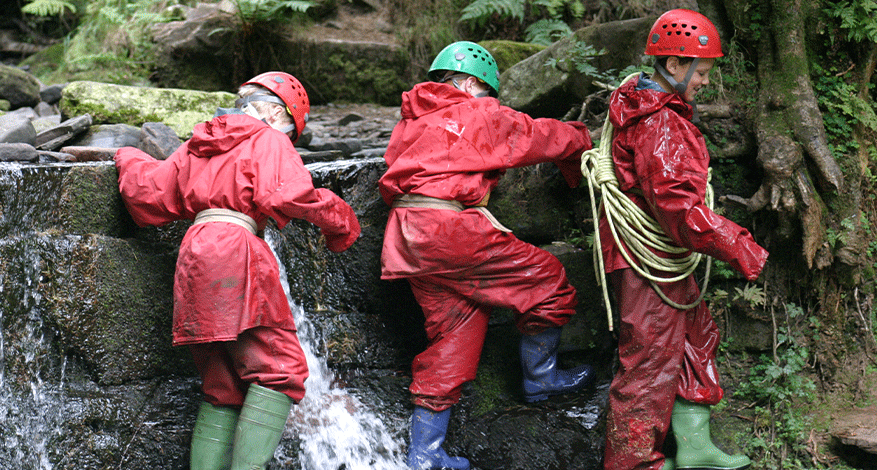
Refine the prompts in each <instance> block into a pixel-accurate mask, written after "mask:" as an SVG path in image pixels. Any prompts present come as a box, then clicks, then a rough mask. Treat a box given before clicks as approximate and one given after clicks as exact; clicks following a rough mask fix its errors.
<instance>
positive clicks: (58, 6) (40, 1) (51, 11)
mask: <svg viewBox="0 0 877 470" xmlns="http://www.w3.org/2000/svg"><path fill="white" fill-rule="evenodd" d="M65 10H70V12H71V13H76V7H75V6H73V4H72V3H70V2H65V1H64V0H33V1H31V2H30V3H28V4H27V5H25V6H23V7H21V12H22V13H25V14H28V15H36V16H56V15H57V16H60V15H62V14H63V13H64V11H65Z"/></svg>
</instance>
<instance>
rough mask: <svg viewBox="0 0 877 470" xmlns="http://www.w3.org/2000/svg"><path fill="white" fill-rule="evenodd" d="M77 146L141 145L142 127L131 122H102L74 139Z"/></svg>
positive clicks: (114, 146)
mask: <svg viewBox="0 0 877 470" xmlns="http://www.w3.org/2000/svg"><path fill="white" fill-rule="evenodd" d="M70 145H72V146H77V147H102V148H122V147H137V146H138V145H140V128H139V127H135V126H132V125H130V124H100V125H97V126H91V127H90V128H89V129H88V130H87V131H86V132H85V133H83V134H81V135H80V136H78V137H77V138H76V139H74V140H73V141H72V142H71V143H70Z"/></svg>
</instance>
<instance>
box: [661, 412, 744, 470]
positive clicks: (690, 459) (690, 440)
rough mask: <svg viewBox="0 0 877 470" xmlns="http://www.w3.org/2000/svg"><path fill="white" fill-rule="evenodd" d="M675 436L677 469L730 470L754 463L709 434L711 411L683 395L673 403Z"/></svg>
mask: <svg viewBox="0 0 877 470" xmlns="http://www.w3.org/2000/svg"><path fill="white" fill-rule="evenodd" d="M672 423H673V435H674V436H675V437H676V449H677V450H676V468H677V469H680V470H682V469H687V470H731V469H738V468H747V467H749V465H750V464H751V462H750V460H749V457H746V456H745V455H728V454H726V453H724V452H722V451H721V450H720V449H719V448H718V447H716V446H715V445H714V444H713V441H712V438H711V437H710V410H709V406H707V405H699V404H697V403H692V402H690V401H687V400H683V399H681V398H677V399H676V403H674V404H673V418H672Z"/></svg>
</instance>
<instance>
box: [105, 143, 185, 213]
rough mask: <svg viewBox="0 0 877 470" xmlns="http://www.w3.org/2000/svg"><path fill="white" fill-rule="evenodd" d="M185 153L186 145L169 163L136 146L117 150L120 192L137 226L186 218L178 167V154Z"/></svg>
mask: <svg viewBox="0 0 877 470" xmlns="http://www.w3.org/2000/svg"><path fill="white" fill-rule="evenodd" d="M185 151H186V149H185V145H183V146H181V147H180V148H179V149H177V152H175V153H174V154H173V155H171V156H170V157H168V159H167V160H156V159H154V158H152V157H151V156H150V155H149V154H147V153H145V152H143V151H141V150H139V149H137V148H134V147H123V148H120V149H119V150H118V151H116V155H115V157H114V160H115V163H116V169H117V170H118V171H119V192H120V193H121V195H122V200H123V201H124V202H125V207H127V209H128V212H129V213H130V214H131V218H132V219H134V222H135V223H136V224H137V225H139V226H141V227H144V226H147V225H156V226H159V225H164V224H167V223H169V222H173V221H175V220H180V219H183V218H185V217H184V216H183V213H182V211H183V203H182V197H181V195H180V190H179V184H178V181H177V171H178V168H177V165H176V161H177V159H178V158H179V154H178V152H185Z"/></svg>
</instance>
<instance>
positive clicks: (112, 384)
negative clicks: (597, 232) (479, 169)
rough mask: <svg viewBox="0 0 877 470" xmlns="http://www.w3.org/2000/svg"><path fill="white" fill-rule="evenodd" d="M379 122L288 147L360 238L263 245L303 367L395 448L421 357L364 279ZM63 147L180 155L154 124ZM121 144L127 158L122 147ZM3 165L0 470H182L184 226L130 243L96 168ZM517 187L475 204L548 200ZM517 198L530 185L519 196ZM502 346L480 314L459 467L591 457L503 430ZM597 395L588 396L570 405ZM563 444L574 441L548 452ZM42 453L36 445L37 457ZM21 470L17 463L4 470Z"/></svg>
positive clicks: (323, 118) (368, 120)
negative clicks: (175, 299) (293, 318)
mask: <svg viewBox="0 0 877 470" xmlns="http://www.w3.org/2000/svg"><path fill="white" fill-rule="evenodd" d="M397 120H398V109H396V108H383V107H373V108H367V107H365V108H363V107H359V106H326V107H315V108H314V109H313V110H312V119H311V122H310V123H309V124H308V130H309V134H310V136H309V140H307V141H304V140H303V141H302V142H299V145H300V146H299V147H298V148H299V152H300V153H301V155H302V157H303V158H304V159H305V161H307V162H308V163H307V167H308V169H309V170H310V171H311V174H312V176H313V179H314V183H315V185H317V186H320V187H325V188H329V189H331V190H332V191H334V192H336V193H337V194H339V195H340V196H341V197H343V198H344V199H345V200H346V201H348V203H350V205H351V206H352V207H353V208H354V210H355V211H356V214H357V216H358V217H359V219H360V222H361V224H362V226H363V232H362V236H361V238H360V239H359V240H358V241H357V242H356V244H354V246H353V247H352V248H351V249H350V250H348V251H346V252H344V253H341V254H334V253H331V252H328V251H327V250H326V249H325V248H324V245H323V243H322V242H321V240H320V234H319V231H318V230H317V229H316V227H314V226H312V225H310V224H307V223H305V222H302V221H294V222H292V223H290V224H288V225H287V227H285V228H284V230H283V231H277V230H276V229H273V228H269V229H268V230H269V231H271V232H272V234H273V238H274V239H275V240H276V246H275V248H276V250H277V252H278V255H279V257H280V260H281V262H282V263H283V264H284V266H285V268H286V272H287V277H288V280H289V284H290V286H291V295H292V297H293V299H294V300H295V301H296V302H297V303H298V304H300V305H302V306H303V307H304V308H305V309H306V311H308V312H309V315H310V317H311V318H312V321H313V322H314V323H315V328H316V329H317V330H318V331H317V334H318V335H319V340H318V344H319V350H320V351H321V354H322V355H323V357H324V358H325V360H326V361H327V362H328V364H329V365H330V366H331V367H333V368H334V369H335V370H338V371H339V372H344V373H343V374H342V375H341V378H340V379H339V380H340V381H342V382H343V383H344V384H345V386H346V388H347V389H349V390H350V392H351V393H353V394H355V395H356V396H357V397H359V398H360V399H361V401H362V402H363V403H365V404H366V405H368V406H369V407H371V408H373V409H374V410H376V413H378V414H379V416H381V419H383V420H385V421H386V422H387V423H390V424H389V426H391V428H392V432H393V433H394V435H395V436H396V439H397V440H399V441H400V442H405V441H406V439H407V419H408V416H409V415H410V412H411V409H412V408H411V404H410V401H409V396H408V392H407V386H408V383H410V375H409V374H410V364H411V360H412V359H413V357H414V356H415V355H416V354H418V353H419V352H420V351H421V350H422V349H423V347H424V346H425V341H426V339H425V335H424V333H423V318H422V314H421V312H420V309H419V307H418V306H417V304H416V302H415V301H414V299H413V296H412V295H411V292H410V288H409V287H408V284H407V283H406V282H404V281H402V282H385V281H381V280H380V277H379V273H380V252H381V245H382V241H383V229H384V226H385V223H386V217H387V214H388V207H387V206H386V204H385V203H384V202H383V200H381V198H380V196H379V194H378V192H377V180H378V178H380V176H381V175H382V174H383V172H384V171H385V169H386V165H385V163H384V162H383V158H382V154H383V151H384V149H385V148H386V145H387V142H388V139H389V135H390V132H391V130H392V128H393V126H394V125H395V123H396V122H397ZM59 122H61V121H60V120H59ZM78 122H80V123H83V122H88V120H87V119H82V120H79V121H78ZM62 127H63V126H62ZM70 129H72V127H69V123H68V127H64V128H63V129H59V130H58V131H57V132H56V133H55V134H54V135H56V136H62V135H63V136H69V137H71V138H70V139H69V140H67V141H65V142H64V143H63V147H62V148H63V149H67V150H69V151H71V152H73V151H75V152H76V153H77V155H72V154H71V157H72V158H73V160H75V159H77V158H81V157H82V155H85V154H86V153H85V152H91V154H92V155H99V154H101V152H103V154H104V155H110V156H111V155H112V154H113V152H112V150H113V148H114V147H116V146H118V145H120V143H122V142H124V143H125V144H128V145H137V146H144V145H145V142H146V141H147V140H149V139H153V144H150V145H153V148H155V149H156V153H157V154H166V153H168V152H169V151H172V150H170V149H171V148H174V147H175V146H178V145H179V144H180V142H181V140H180V139H179V138H178V137H176V136H175V135H173V133H172V132H171V133H168V132H167V129H166V128H165V127H162V126H156V125H155V124H154V123H146V124H143V125H141V126H140V128H137V127H136V126H131V125H130V124H123V125H104V124H94V125H87V126H84V129H82V130H81V131H72V132H71V131H70ZM135 135H136V136H138V138H139V141H138V142H134V141H132V139H133V137H134V136H135ZM53 138H55V137H53ZM116 139H118V140H116ZM23 145H26V146H27V145H29V144H23ZM89 145H94V146H89ZM80 149H81V150H80ZM161 149H164V150H161ZM30 151H31V150H30V149H28V152H30ZM38 152H41V151H38ZM159 156H160V155H159ZM106 158H110V157H105V158H104V159H106ZM97 159H98V160H100V158H97ZM13 160H14V159H13ZM4 165H6V166H4V167H3V168H2V172H0V208H2V211H0V234H2V235H3V238H2V239H0V240H2V248H3V259H4V262H3V263H0V291H2V292H4V296H3V297H2V302H3V305H2V307H3V308H2V311H3V312H4V315H3V324H4V329H3V332H2V335H3V342H2V343H0V344H5V345H6V347H7V349H6V351H5V352H4V353H5V354H4V371H5V375H4V376H3V379H4V380H5V381H6V382H5V384H4V387H2V389H3V393H4V394H5V395H4V396H2V397H0V398H4V399H5V400H6V402H7V403H11V404H13V405H12V406H15V408H16V409H18V410H21V411H19V412H17V413H16V414H12V415H7V418H5V419H6V421H5V422H0V426H5V427H8V428H10V429H19V431H17V432H19V433H20V434H21V435H23V436H25V437H24V438H22V439H20V440H19V441H17V442H15V443H13V445H11V447H10V448H9V449H6V450H5V451H4V450H0V467H4V468H5V466H4V465H3V463H4V462H21V461H22V460H21V458H20V457H17V456H19V455H20V454H22V453H27V454H28V455H34V456H35V457H34V459H40V458H45V459H48V461H50V462H52V464H53V468H54V469H57V470H62V469H74V468H75V469H77V470H92V469H94V470H96V469H100V468H117V467H119V466H121V467H122V468H126V469H134V470H137V469H152V470H156V469H157V470H171V469H174V470H175V469H184V468H186V466H187V465H188V444H189V436H190V432H191V426H192V424H193V422H194V419H195V414H196V411H197V407H198V403H199V401H200V400H201V394H200V390H199V388H198V378H197V375H196V373H195V371H194V370H193V368H192V365H191V359H190V358H189V356H188V355H189V352H188V350H186V349H185V348H172V347H171V346H170V318H171V312H172V301H171V288H172V284H173V280H172V279H173V270H174V263H175V257H176V249H177V247H178V246H179V243H180V240H181V239H182V236H183V235H184V234H185V231H186V229H187V228H188V226H189V224H190V222H188V221H179V222H175V223H173V224H169V225H167V226H164V227H137V226H135V225H134V224H133V222H132V221H131V219H130V216H128V214H127V212H126V211H125V209H124V205H123V203H122V201H121V198H120V196H119V194H118V188H117V173H116V170H115V167H114V165H113V163H112V162H110V161H92V162H78V163H77V162H75V161H70V162H49V163H38V162H33V163H29V162H25V163H21V162H18V163H5V164H4ZM533 171H534V174H532V175H529V176H527V175H522V176H520V177H516V179H515V181H516V184H514V185H511V187H510V188H509V189H507V190H503V191H498V193H497V195H496V197H495V198H493V200H495V201H496V202H497V203H501V202H503V201H510V200H514V199H515V198H520V199H522V200H523V198H522V196H521V193H518V192H516V189H515V188H517V187H528V186H533V187H538V186H540V185H543V184H548V185H552V184H553V183H551V180H552V178H553V177H552V173H551V172H550V171H547V170H545V169H534V170H533ZM526 181H530V182H533V183H526V184H524V183H521V182H526ZM530 190H531V191H534V192H537V190H535V189H532V188H531V189H530ZM555 191H557V193H555ZM570 194H573V193H568V194H566V195H565V194H563V192H562V191H561V190H560V189H555V190H552V191H551V195H549V196H548V197H547V198H544V199H539V200H538V204H539V205H540V206H542V207H555V206H556V207H555V209H552V210H553V212H552V214H557V216H558V217H560V218H566V217H569V215H568V214H570V213H571V211H570V205H571V203H570V200H571V197H569V195H570ZM501 206H502V204H497V209H496V215H497V217H500V218H501V219H502V218H503V217H504V215H503V210H502V209H501ZM571 223H572V222H568V221H567V222H560V224H559V225H560V226H566V224H571ZM536 225H539V224H536ZM555 225H557V223H556V221H554V223H552V226H555ZM522 232H524V230H523V229H522ZM533 233H542V234H544V235H539V237H541V239H546V240H547V239H551V238H553V237H555V236H557V235H556V234H557V233H558V229H557V228H556V227H555V228H549V229H538V228H537V229H535V231H534V232H533ZM550 249H555V248H550ZM557 255H558V257H559V258H561V259H562V260H566V261H565V262H566V263H568V264H569V267H568V271H569V274H570V278H571V279H575V280H576V281H575V282H584V283H589V282H593V281H592V280H590V279H592V276H593V271H592V269H591V267H590V266H584V267H583V266H577V265H579V264H581V260H582V259H589V257H590V254H589V253H587V252H584V251H582V250H579V249H575V248H571V249H570V250H567V251H564V250H560V251H557ZM583 268H584V269H583ZM576 273H580V274H576ZM588 273H590V274H588ZM583 287H584V286H583ZM583 292H584V289H583ZM583 305H587V303H585V302H583ZM585 313H586V310H583V315H581V318H582V320H581V322H580V323H578V326H575V325H574V324H572V323H571V326H570V328H568V329H567V331H568V334H567V333H565V334H567V336H566V337H565V339H564V341H565V343H568V345H569V348H570V350H569V351H565V352H564V357H565V358H566V360H570V361H573V362H578V361H581V360H584V359H583V357H582V353H583V352H585V351H588V350H590V348H592V347H593V346H594V345H595V344H599V342H595V341H594V338H593V333H591V330H593V328H592V326H593V325H591V326H589V325H588V323H589V322H590V321H591V320H588V319H587V318H588V317H589V315H585ZM596 316H597V318H598V319H599V318H600V317H601V316H602V312H600V311H599V310H597V311H596ZM594 321H599V320H594ZM589 335H590V336H589ZM515 344H517V333H516V331H515V330H514V326H513V321H512V317H511V316H510V315H509V314H508V313H504V312H498V313H497V315H496V318H495V320H494V322H493V323H492V326H491V333H490V334H489V336H488V341H487V344H486V345H485V350H486V351H497V350H501V351H502V354H501V355H500V354H494V353H490V354H487V355H485V358H484V360H483V362H482V370H484V371H485V374H484V376H483V377H482V378H479V381H477V383H475V384H472V385H471V386H469V387H468V388H467V390H466V392H465V393H464V402H463V403H461V405H460V406H459V407H457V411H456V412H455V420H456V421H454V423H455V424H453V428H452V433H451V435H450V436H449V446H453V447H451V448H453V449H454V450H455V451H457V452H459V453H460V454H461V455H472V458H473V461H474V462H476V463H477V465H478V468H482V469H485V470H486V469H490V468H506V466H507V465H510V464H511V465H520V466H518V467H517V468H550V467H544V465H548V464H549V463H550V462H561V463H563V462H566V463H570V464H571V465H577V462H580V461H581V460H580V459H581V455H585V454H587V455H591V454H593V452H592V451H591V450H588V451H583V452H579V451H578V449H580V448H581V449H590V447H587V446H588V445H589V444H586V442H599V441H600V437H599V431H596V430H589V429H588V427H587V426H584V425H583V424H582V423H581V422H580V421H579V420H577V419H573V420H569V419H567V418H565V416H567V415H569V413H570V411H569V410H570V409H571V408H569V407H568V406H566V405H558V408H557V409H546V410H543V409H541V408H527V407H523V408H522V411H521V412H520V415H521V416H522V417H519V418H515V420H511V418H510V417H509V416H511V415H509V414H507V413H506V414H503V413H500V412H498V411H497V410H502V409H506V408H508V407H514V406H520V405H521V403H522V400H521V397H520V396H519V395H520V392H519V390H518V388H519V386H520V377H519V374H520V370H519V367H518V366H517V358H516V352H515V351H516V350H515V346H514V345H515ZM509 348H511V349H509ZM570 354H571V355H570ZM589 360H590V359H589ZM607 363H608V362H607ZM37 377H39V379H37ZM34 387H36V390H37V391H38V392H39V393H38V394H36V395H34V394H33V390H34ZM598 395H599V394H598V393H596V392H593V391H592V392H588V393H586V394H583V395H582V397H583V398H585V399H590V398H586V397H597V396H598ZM575 406H579V405H575ZM48 410H51V412H49V411H48ZM539 416H542V417H539ZM518 419H527V420H530V421H531V425H530V424H527V425H526V426H531V427H544V425H545V424H546V423H549V422H550V423H565V424H563V425H562V426H561V425H556V426H553V427H550V429H551V431H550V432H549V434H548V435H549V436H555V437H550V438H546V439H539V440H535V441H532V442H529V443H528V444H527V447H522V448H521V449H526V450H518V451H513V450H511V449H508V448H507V447H506V446H507V442H506V441H507V440H508V439H509V434H508V433H510V432H511V431H512V430H513V429H514V428H515V427H521V428H522V429H524V428H525V427H524V426H525V424H523V423H522V422H521V421H518ZM510 420H511V421H510ZM0 421H2V419H0ZM23 429H27V432H25V431H23ZM484 429H488V430H491V433H490V435H489V436H488V437H484V436H482V431H483V430H484ZM52 430H60V432H57V433H54V432H53V431H52ZM580 431H581V432H583V433H585V434H586V435H587V436H589V437H587V438H584V437H582V436H579V437H578V438H576V439H573V441H570V442H571V443H568V444H563V445H562V446H556V445H555V443H556V442H559V441H561V440H562V441H564V442H566V441H569V439H570V438H571V434H569V433H578V432H580ZM47 435H51V436H52V437H51V438H49V439H48V440H46V438H45V437H44V436H47ZM583 439H585V440H583ZM300 445H301V442H300V441H299V440H298V436H297V435H287V436H285V437H284V439H283V441H282V443H281V450H280V451H279V454H278V455H281V456H285V457H284V458H278V459H277V460H275V461H274V462H272V464H271V467H270V468H272V469H275V470H277V469H290V468H298V465H299V464H298V462H297V460H296V457H295V456H296V455H297V453H298V449H299V448H300ZM574 450H575V451H574ZM4 452H5V453H4ZM573 454H575V455H573ZM528 455H529V456H530V457H528ZM533 456H538V458H534V457H533ZM510 462H511V463H510ZM10 465H12V464H11V463H10ZM38 465H39V464H38V463H36V460H35V461H34V462H32V463H25V464H24V465H23V467H21V468H25V469H27V470H30V469H37V468H40V467H39V466H38ZM530 465H533V466H532V467H531V466H530ZM558 465H559V464H558ZM10 468H12V467H10ZM558 468H559V467H558ZM581 468H588V467H587V466H585V467H581ZM595 468H596V467H595Z"/></svg>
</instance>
